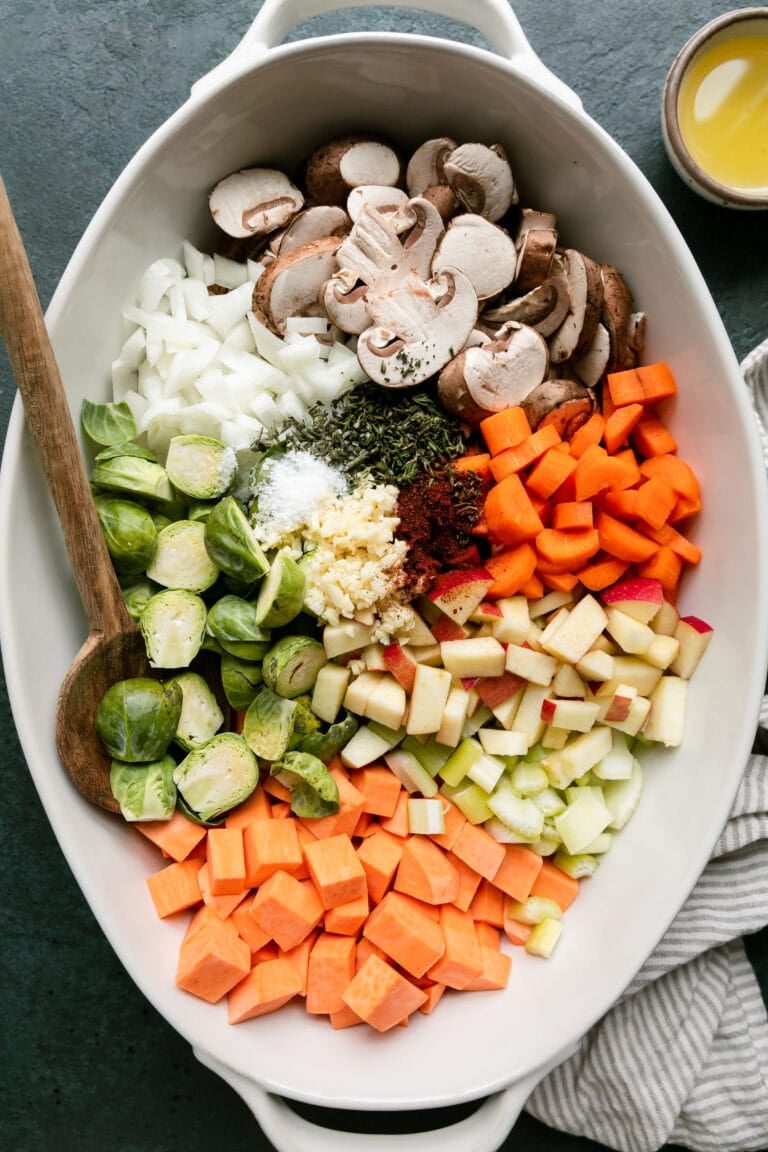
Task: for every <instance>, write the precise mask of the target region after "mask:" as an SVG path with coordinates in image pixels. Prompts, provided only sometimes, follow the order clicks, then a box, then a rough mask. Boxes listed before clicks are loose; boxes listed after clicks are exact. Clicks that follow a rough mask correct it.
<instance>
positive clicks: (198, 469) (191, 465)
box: [165, 434, 237, 500]
mask: <svg viewBox="0 0 768 1152" xmlns="http://www.w3.org/2000/svg"><path fill="white" fill-rule="evenodd" d="M165 467H166V471H167V472H168V475H169V477H170V480H171V483H172V484H173V486H174V488H178V490H179V492H184V493H185V494H186V495H187V496H191V497H192V499H193V500H216V499H218V497H220V496H223V495H224V493H225V492H227V491H228V490H229V488H230V487H231V486H232V481H233V480H234V479H235V475H236V473H237V456H236V455H235V452H234V450H233V449H232V448H228V447H227V445H226V444H222V443H221V441H220V440H214V438H213V437H212V436H199V435H193V434H189V435H185V436H174V437H172V439H171V442H170V444H169V445H168V455H167V457H166V460H165Z"/></svg>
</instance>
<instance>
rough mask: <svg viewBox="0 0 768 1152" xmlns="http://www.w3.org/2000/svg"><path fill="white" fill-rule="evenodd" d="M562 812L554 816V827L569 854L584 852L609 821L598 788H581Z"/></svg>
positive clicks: (607, 811) (608, 814) (606, 808)
mask: <svg viewBox="0 0 768 1152" xmlns="http://www.w3.org/2000/svg"><path fill="white" fill-rule="evenodd" d="M579 792H580V793H581V795H579V796H577V797H576V798H575V799H574V800H572V801H571V803H570V804H568V806H567V807H566V809H565V811H564V812H561V813H560V815H559V816H555V827H556V828H557V831H558V832H559V833H560V836H561V838H562V841H563V844H564V845H565V849H566V851H567V852H569V853H570V854H571V856H575V855H576V853H577V852H584V851H585V850H586V848H587V846H588V845H589V844H591V843H592V842H593V841H594V839H595V838H596V837H597V836H599V835H600V833H601V832H604V831H605V829H606V828H607V827H608V825H609V824H610V822H611V813H610V811H609V810H608V807H607V805H606V803H605V801H604V800H603V795H602V792H601V790H600V789H599V788H595V789H591V788H581V789H579Z"/></svg>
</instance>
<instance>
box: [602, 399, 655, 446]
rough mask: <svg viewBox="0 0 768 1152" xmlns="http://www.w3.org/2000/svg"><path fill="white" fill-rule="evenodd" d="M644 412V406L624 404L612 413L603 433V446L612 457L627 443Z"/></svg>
mask: <svg viewBox="0 0 768 1152" xmlns="http://www.w3.org/2000/svg"><path fill="white" fill-rule="evenodd" d="M644 411H645V409H644V408H643V405H642V404H623V405H622V406H621V408H617V409H616V410H615V411H614V412H612V413H611V415H610V416H609V417H608V419H607V420H606V422H605V429H604V431H603V444H605V447H606V449H607V450H608V452H609V453H610V454H611V455H612V454H613V453H614V452H616V451H618V449H619V448H622V447H623V446H624V445H625V444H626V443H627V441H628V440H629V437H630V434H631V433H632V432H633V431H634V429H635V428H636V427H637V425H638V424H639V423H640V420H641V419H642V416H643V412H644Z"/></svg>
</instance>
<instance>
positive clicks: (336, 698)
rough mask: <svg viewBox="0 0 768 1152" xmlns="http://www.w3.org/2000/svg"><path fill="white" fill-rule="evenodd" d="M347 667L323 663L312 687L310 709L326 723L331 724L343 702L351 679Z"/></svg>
mask: <svg viewBox="0 0 768 1152" xmlns="http://www.w3.org/2000/svg"><path fill="white" fill-rule="evenodd" d="M351 678H352V677H351V673H350V671H349V668H343V667H342V666H341V665H340V664H333V663H331V662H330V661H329V662H328V663H327V664H323V666H322V668H321V669H320V671H319V672H318V673H317V677H316V679H315V686H314V688H313V689H312V705H311V707H312V711H313V712H314V714H315V716H317V717H319V719H320V720H324V721H325V722H326V724H333V723H334V721H335V719H336V717H337V716H338V714H339V712H340V711H341V707H342V705H343V703H344V696H345V693H346V691H347V686H348V685H349V681H350V679H351Z"/></svg>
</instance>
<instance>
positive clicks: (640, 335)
mask: <svg viewBox="0 0 768 1152" xmlns="http://www.w3.org/2000/svg"><path fill="white" fill-rule="evenodd" d="M646 324H647V317H646V315H645V312H633V313H632V315H631V316H630V318H629V328H628V330H627V344H628V345H629V347H630V348H631V350H632V352H633V353H634V361H633V363H632V364H631V365H630V367H631V368H634V366H635V364H637V361H638V360H639V359H640V357H641V356H642V354H643V351H644V349H645V328H646Z"/></svg>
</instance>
